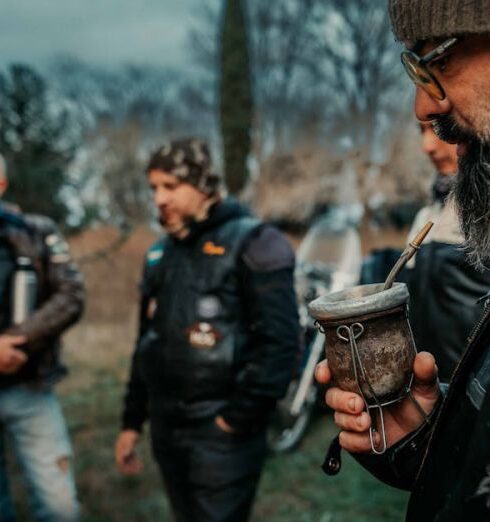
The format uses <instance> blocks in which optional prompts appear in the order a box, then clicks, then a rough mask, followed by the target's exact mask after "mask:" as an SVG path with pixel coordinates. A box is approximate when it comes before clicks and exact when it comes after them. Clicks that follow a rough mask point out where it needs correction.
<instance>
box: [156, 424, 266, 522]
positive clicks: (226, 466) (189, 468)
mask: <svg viewBox="0 0 490 522" xmlns="http://www.w3.org/2000/svg"><path fill="white" fill-rule="evenodd" d="M156 424H157V423H152V443H153V453H154V456H155V459H156V461H157V463H158V465H159V467H160V471H161V473H162V476H163V480H164V482H165V485H166V488H167V492H168V495H169V497H170V501H171V503H172V508H173V511H174V514H175V517H176V519H177V521H178V522H246V521H247V520H248V517H249V514H250V510H251V507H252V502H253V499H254V496H255V492H256V489H257V484H258V481H259V478H260V473H261V470H262V467H263V464H264V460H265V456H266V443H265V435H264V433H260V434H254V435H247V436H245V435H236V434H229V433H225V432H223V431H222V430H221V429H220V428H218V426H216V425H215V423H214V420H209V421H205V422H202V423H200V424H197V425H194V426H191V427H176V428H168V427H166V428H160V427H158V426H156Z"/></svg>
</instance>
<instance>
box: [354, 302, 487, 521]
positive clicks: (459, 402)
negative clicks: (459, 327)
mask: <svg viewBox="0 0 490 522" xmlns="http://www.w3.org/2000/svg"><path fill="white" fill-rule="evenodd" d="M354 457H355V458H356V459H357V460H358V461H359V462H360V463H361V464H362V465H363V466H364V467H366V468H367V469H368V470H369V471H370V472H371V473H373V474H374V475H375V476H377V477H378V478H379V479H381V480H383V481H384V482H386V483H387V484H390V485H392V486H394V487H398V488H402V489H407V490H410V491H412V495H411V497H410V501H409V504H408V509H407V517H406V520H407V522H429V521H430V522H460V521H461V520H471V521H472V522H484V521H485V522H486V521H488V520H490V307H488V306H487V307H486V311H485V312H484V314H483V316H482V318H481V320H480V321H479V323H478V324H477V326H476V327H475V328H474V330H473V332H472V334H471V336H470V339H469V343H468V346H467V349H466V351H465V353H464V355H463V358H462V360H461V361H460V363H459V365H458V366H457V368H456V370H455V372H454V374H453V377H452V380H451V382H450V384H449V386H448V388H447V391H446V392H445V394H444V398H443V399H442V395H441V400H440V401H439V403H438V404H437V406H436V408H435V409H434V411H433V413H432V415H431V417H430V419H429V422H428V423H427V424H423V425H422V426H421V427H420V428H419V429H418V430H417V431H416V432H414V433H411V434H409V435H407V436H406V437H405V438H404V439H403V440H401V441H399V442H398V443H397V444H395V445H394V446H393V447H391V448H390V449H389V450H388V451H387V452H386V453H385V454H384V455H383V456H380V457H377V456H373V455H354Z"/></svg>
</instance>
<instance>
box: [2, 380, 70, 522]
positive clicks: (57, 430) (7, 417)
mask: <svg viewBox="0 0 490 522" xmlns="http://www.w3.org/2000/svg"><path fill="white" fill-rule="evenodd" d="M6 439H8V443H9V447H10V448H12V449H13V451H14V453H15V455H16V457H17V461H18V463H19V466H20V469H21V472H22V475H23V479H24V482H25V484H26V488H27V495H26V498H28V499H29V503H30V505H31V509H32V515H33V520H36V521H38V522H76V521H78V520H79V511H80V508H79V505H78V500H77V497H76V490H75V481H74V476H73V463H72V450H71V445H70V440H69V438H68V432H67V429H66V425H65V420H64V418H63V414H62V412H61V408H60V404H59V402H58V399H57V397H56V395H55V394H54V392H53V391H52V390H51V389H32V388H28V387H25V386H15V387H11V388H7V389H4V390H0V522H14V521H15V520H16V518H15V513H14V509H13V505H12V502H11V499H10V494H9V486H8V477H7V470H6V466H5V442H6Z"/></svg>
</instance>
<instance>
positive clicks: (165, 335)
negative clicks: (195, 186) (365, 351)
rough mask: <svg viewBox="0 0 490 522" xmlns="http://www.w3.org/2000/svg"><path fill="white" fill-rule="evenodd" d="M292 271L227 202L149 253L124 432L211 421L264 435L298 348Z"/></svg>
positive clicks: (288, 255) (278, 245)
mask: <svg viewBox="0 0 490 522" xmlns="http://www.w3.org/2000/svg"><path fill="white" fill-rule="evenodd" d="M293 269H294V254H293V252H292V250H291V247H290V246H289V244H288V243H287V240H286V239H285V238H283V236H282V235H281V234H280V233H279V232H278V231H276V230H275V229H274V228H273V227H270V226H266V225H264V224H262V223H261V222H260V221H259V220H257V219H255V218H252V217H250V216H249V215H247V214H246V213H245V212H244V210H243V209H242V208H241V207H239V206H238V205H237V204H235V203H234V202H233V201H230V200H225V201H224V202H221V203H218V204H217V205H216V206H215V207H214V208H213V209H212V211H211V213H210V217H209V218H208V219H207V220H206V221H205V222H204V223H199V224H198V225H197V226H195V227H194V228H193V229H192V231H191V235H190V236H189V237H188V238H186V239H185V240H175V239H171V238H167V239H165V240H163V241H160V242H158V243H157V244H156V245H154V246H153V247H152V248H151V249H150V251H149V253H148V255H147V259H146V266H145V271H144V277H143V283H142V307H141V329H140V335H139V339H138V343H137V348H136V350H135V354H134V356H133V362H132V370H131V377H130V381H129V383H128V388H127V394H126V400H125V408H124V413H123V427H124V428H132V429H137V430H139V429H141V425H142V423H143V422H144V420H145V419H146V417H147V415H148V416H149V417H150V420H151V421H152V423H154V422H159V421H162V422H163V419H164V421H165V422H186V421H187V420H191V419H197V418H206V417H211V416H214V415H216V414H218V413H219V414H221V415H223V417H224V418H225V419H226V420H227V421H228V422H229V424H230V425H232V426H234V427H235V428H236V429H238V430H240V431H254V430H258V429H262V428H263V427H264V425H265V424H266V422H267V418H268V415H269V413H270V411H271V410H272V408H273V407H274V404H275V402H276V400H277V399H278V398H279V397H281V396H283V395H284V393H285V391H286V388H287V385H288V383H289V380H290V378H291V376H292V369H293V365H294V362H295V359H296V355H297V352H298V349H299V346H300V331H299V323H298V316H297V308H296V299H295V293H294V287H293ZM152 303H156V309H155V311H154V313H153V314H152V313H151V308H152ZM149 308H150V314H148V310H149ZM148 315H151V316H152V317H151V319H149V318H148Z"/></svg>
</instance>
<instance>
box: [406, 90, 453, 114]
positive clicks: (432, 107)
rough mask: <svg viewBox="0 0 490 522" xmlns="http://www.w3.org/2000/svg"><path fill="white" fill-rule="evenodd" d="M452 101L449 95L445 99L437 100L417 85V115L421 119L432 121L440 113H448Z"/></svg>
mask: <svg viewBox="0 0 490 522" xmlns="http://www.w3.org/2000/svg"><path fill="white" fill-rule="evenodd" d="M450 111H451V103H450V102H449V99H448V98H447V96H446V97H445V98H444V100H436V99H435V98H433V97H432V96H431V95H430V94H428V93H427V92H425V91H424V90H423V89H422V88H421V87H418V86H417V92H416V94H415V115H416V116H417V119H418V120H419V121H432V120H434V119H435V118H436V117H437V116H438V115H440V114H448V113H449V112H450Z"/></svg>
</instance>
